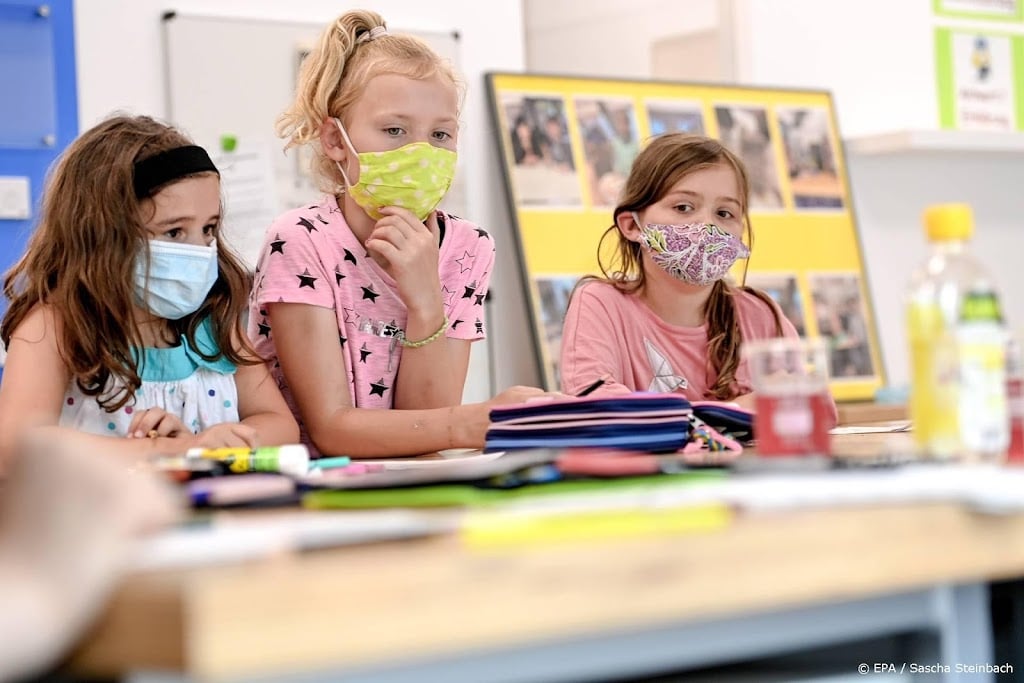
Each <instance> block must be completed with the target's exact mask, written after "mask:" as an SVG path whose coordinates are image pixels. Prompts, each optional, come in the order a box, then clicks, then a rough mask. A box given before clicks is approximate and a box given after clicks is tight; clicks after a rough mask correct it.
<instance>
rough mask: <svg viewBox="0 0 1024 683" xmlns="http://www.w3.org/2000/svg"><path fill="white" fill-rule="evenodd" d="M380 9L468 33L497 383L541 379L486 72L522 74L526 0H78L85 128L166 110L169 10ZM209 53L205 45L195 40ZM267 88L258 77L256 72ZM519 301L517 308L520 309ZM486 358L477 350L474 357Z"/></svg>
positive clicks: (316, 12) (471, 163)
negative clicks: (117, 113) (495, 258)
mask: <svg viewBox="0 0 1024 683" xmlns="http://www.w3.org/2000/svg"><path fill="white" fill-rule="evenodd" d="M357 7H358V8H367V9H372V10H375V11H377V12H379V13H380V14H381V15H382V16H383V17H384V18H385V19H386V20H387V21H388V23H389V25H390V26H391V27H393V28H394V29H396V30H397V29H402V28H408V29H416V30H422V31H452V30H456V31H458V32H459V33H460V35H461V59H460V64H461V66H462V70H463V75H464V77H465V79H466V82H467V84H468V86H469V88H468V94H467V97H466V103H465V109H464V113H463V128H462V137H461V140H460V144H459V148H460V154H461V155H462V164H463V168H464V169H465V173H466V174H467V191H468V194H469V200H468V206H469V216H468V217H469V218H471V219H472V220H475V221H476V222H478V223H480V224H481V225H482V226H485V227H487V228H488V229H490V230H491V232H492V233H493V234H494V235H495V238H496V241H497V242H498V253H499V263H498V267H497V269H496V272H495V275H494V279H493V280H492V292H493V297H494V301H495V303H494V304H492V306H491V311H490V319H491V320H490V338H491V340H492V353H493V355H494V356H495V357H497V358H501V359H502V362H500V363H497V364H496V367H495V372H496V374H497V378H496V379H497V381H496V384H497V385H498V387H499V388H503V387H505V386H507V385H509V384H512V383H515V382H525V383H530V382H536V376H535V369H534V368H533V367H532V357H531V356H530V355H529V354H528V353H523V352H521V351H518V350H517V349H519V348H520V347H521V348H523V349H529V337H528V336H526V335H524V334H523V332H522V331H523V330H527V329H529V325H528V324H527V322H526V321H527V318H526V309H525V304H523V303H522V302H523V299H522V295H521V294H520V293H519V292H518V288H519V280H518V273H517V268H518V266H517V265H516V260H515V246H514V245H515V242H514V241H513V239H512V234H511V228H510V226H509V220H508V216H507V215H506V210H505V197H504V189H503V186H502V183H501V177H500V166H499V164H498V162H497V161H496V159H497V155H496V145H495V142H494V138H493V134H492V131H491V126H490V121H489V114H488V110H487V104H486V93H485V91H484V86H483V78H482V75H483V73H484V72H486V71H491V70H505V71H521V70H523V68H524V65H525V58H524V50H523V18H522V4H521V2H520V1H519V0H491V1H489V2H480V1H478V0H433V1H432V2H420V1H419V0H376V1H373V2H367V3H362V2H359V3H349V2H336V1H332V0H292V1H290V2H282V1H280V0H177V1H175V2H171V1H170V0H131V1H128V0H80V1H79V2H76V3H75V23H76V41H77V45H76V48H77V58H78V87H79V119H80V122H81V127H82V129H83V130H84V129H85V128H87V127H89V126H91V125H93V124H95V123H96V122H97V121H98V120H99V119H101V118H103V117H105V116H106V115H107V114H109V113H110V112H111V111H113V110H115V109H126V110H129V111H132V112H135V113H147V114H153V115H157V116H166V112H167V102H166V99H165V82H164V72H163V69H164V65H163V42H162V33H161V19H160V17H161V15H162V14H163V12H164V11H165V10H168V9H173V10H176V11H179V12H187V13H193V14H215V15H221V16H238V17H246V18H267V19H274V20H280V21H302V22H315V21H324V22H326V21H328V20H330V19H332V18H334V17H335V16H337V15H338V14H341V13H342V12H344V11H345V10H347V9H352V8H357ZM195 49H196V50H202V49H203V46H202V45H197V46H195ZM252 82H253V87H254V88H257V87H259V74H255V73H254V74H252ZM517 304H518V305H517ZM475 355H478V354H475ZM470 371H471V377H470V379H469V381H468V383H467V391H466V397H467V399H469V400H478V399H481V398H483V397H484V396H486V395H487V394H488V393H489V391H490V386H489V385H490V382H489V381H488V367H487V363H486V358H485V359H483V362H481V361H480V360H479V359H478V358H474V363H473V365H472V366H471V368H470Z"/></svg>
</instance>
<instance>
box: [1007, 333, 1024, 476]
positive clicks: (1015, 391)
mask: <svg viewBox="0 0 1024 683" xmlns="http://www.w3.org/2000/svg"><path fill="white" fill-rule="evenodd" d="M1020 339H1021V337H1019V336H1018V337H1011V339H1010V342H1009V344H1007V345H1006V398H1007V400H1008V401H1009V405H1008V410H1009V413H1010V447H1009V448H1008V449H1007V452H1006V461H1007V462H1008V463H1013V464H1015V465H1021V464H1024V347H1022V345H1021V342H1020Z"/></svg>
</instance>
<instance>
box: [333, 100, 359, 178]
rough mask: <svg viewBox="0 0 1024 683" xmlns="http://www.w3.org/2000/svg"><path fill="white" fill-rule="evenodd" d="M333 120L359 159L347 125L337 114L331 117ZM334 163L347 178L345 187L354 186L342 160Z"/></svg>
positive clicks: (342, 175)
mask: <svg viewBox="0 0 1024 683" xmlns="http://www.w3.org/2000/svg"><path fill="white" fill-rule="evenodd" d="M331 120H332V121H334V125H335V126H337V127H338V132H339V133H341V137H342V138H344V140H345V144H346V145H348V148H349V149H350V150H351V151H352V154H354V155H355V157H356V158H357V159H358V158H359V152H357V151H356V146H355V145H353V144H352V140H351V139H349V137H348V133H347V132H346V131H345V126H343V125H341V119H339V118H338V117H337V116H334V117H332V118H331ZM334 165H335V166H337V167H338V170H339V171H341V177H342V178H344V180H345V189H346V190H347V189H348V188H350V187H352V182H351V181H350V180H349V179H348V173H345V169H344V167H343V166H342V165H341V162H340V161H335V162H334Z"/></svg>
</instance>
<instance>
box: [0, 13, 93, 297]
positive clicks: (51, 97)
mask: <svg viewBox="0 0 1024 683" xmlns="http://www.w3.org/2000/svg"><path fill="white" fill-rule="evenodd" d="M77 135H78V88H77V84H76V80H75V35H74V5H73V2H72V0H53V1H51V2H28V1H26V0H0V177H7V176H12V177H15V178H28V183H29V189H30V207H31V208H30V216H29V217H28V218H27V219H23V218H19V219H9V218H8V219H5V218H2V217H0V271H6V270H7V269H8V268H9V267H10V266H11V265H12V264H13V263H14V262H15V261H16V260H17V259H18V257H19V256H20V255H21V253H22V251H23V250H24V248H25V242H26V240H27V239H28V236H29V235H30V234H31V232H32V228H33V226H34V225H35V219H36V216H37V213H38V210H39V198H40V195H41V194H42V190H43V184H44V182H45V179H46V172H47V170H48V169H49V167H50V165H51V164H52V163H53V161H54V160H55V159H56V158H57V155H58V154H60V152H61V150H63V149H64V148H65V147H66V146H67V145H68V144H69V143H70V142H71V141H72V140H73V139H74V138H75V136H77ZM6 308H7V301H6V299H4V298H3V297H2V296H0V314H2V312H3V311H5V310H6Z"/></svg>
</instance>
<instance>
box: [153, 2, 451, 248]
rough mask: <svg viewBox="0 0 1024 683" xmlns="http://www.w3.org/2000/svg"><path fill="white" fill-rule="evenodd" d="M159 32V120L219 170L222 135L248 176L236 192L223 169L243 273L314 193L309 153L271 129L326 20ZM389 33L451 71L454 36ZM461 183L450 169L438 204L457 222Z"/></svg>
mask: <svg viewBox="0 0 1024 683" xmlns="http://www.w3.org/2000/svg"><path fill="white" fill-rule="evenodd" d="M163 26H164V60H165V61H164V65H165V69H166V81H165V82H166V83H167V113H168V119H169V120H170V122H171V123H173V124H175V125H176V126H179V127H180V128H182V129H183V130H184V131H185V132H186V133H188V134H189V135H190V136H192V138H193V139H194V140H195V141H196V143H197V144H200V145H202V146H204V147H206V148H207V149H208V150H209V151H210V153H211V156H215V157H217V161H218V163H219V165H226V168H228V169H230V168H232V164H231V154H226V153H223V152H220V151H219V150H220V144H221V143H220V140H221V137H222V136H224V135H230V136H233V137H234V138H235V139H236V140H237V141H238V148H237V150H236V151H235V154H236V155H238V160H239V162H240V163H239V167H241V166H243V162H244V167H245V168H246V169H247V171H246V172H245V173H244V178H241V180H242V181H243V184H242V185H241V186H235V185H234V184H233V183H234V180H235V176H236V174H233V173H231V172H222V181H223V185H224V205H225V222H224V232H223V235H224V239H225V240H226V241H227V242H228V243H230V244H231V246H232V247H234V248H235V250H236V251H238V253H239V254H240V255H241V256H242V258H243V260H244V261H245V263H246V264H247V265H248V266H249V267H250V268H252V267H253V266H254V265H255V262H256V258H257V256H258V254H259V248H260V246H261V244H262V241H263V233H264V231H265V230H266V229H267V227H269V225H270V221H271V220H272V219H273V217H274V216H276V215H277V214H279V213H281V212H283V211H285V210H287V209H290V208H294V207H297V206H302V205H303V204H308V203H310V202H312V201H315V199H316V198H317V196H318V195H319V194H320V193H319V191H318V190H317V189H316V187H315V185H314V184H313V183H312V182H310V180H309V178H308V176H307V173H306V172H307V169H308V163H309V162H308V152H307V153H305V154H300V153H299V152H298V151H297V150H295V149H292V150H289V151H288V152H287V153H285V152H284V151H283V150H284V141H283V140H281V139H279V138H277V136H276V134H275V133H274V122H275V121H276V120H277V117H278V116H279V115H280V114H281V112H282V111H284V109H285V108H286V107H287V106H288V105H289V104H290V103H291V101H292V97H293V95H294V92H295V82H296V76H297V75H298V69H299V62H300V59H301V57H302V55H304V54H305V53H306V52H308V51H309V50H310V49H311V47H312V46H313V45H315V44H316V39H317V37H318V36H319V34H320V32H321V31H322V30H323V28H324V26H325V23H324V22H318V23H308V24H307V23H292V22H281V21H273V20H268V19H246V18H238V17H218V16H205V15H188V14H180V13H177V12H167V13H165V14H164V17H163ZM392 30H394V32H396V33H409V34H412V35H415V36H417V37H418V38H421V39H422V40H424V41H426V42H427V43H428V44H429V45H430V46H431V47H432V48H434V50H435V51H436V52H437V53H438V54H440V55H441V56H442V57H444V58H447V59H449V60H450V61H451V62H452V65H453V66H454V67H455V69H456V71H458V66H459V59H458V52H459V40H458V34H457V33H456V32H454V31H452V32H447V33H442V32H424V31H416V30H402V29H392ZM261 168H266V172H265V173H261V172H260V169H261ZM462 176H464V174H463V173H459V172H458V171H457V172H456V178H455V181H454V183H453V186H452V190H451V192H449V194H448V197H446V199H445V202H444V204H443V206H444V208H445V209H446V210H448V211H451V212H452V213H455V214H458V215H465V210H464V206H465V189H464V188H465V184H464V183H463V182H462V181H461V180H460V178H461V177H462ZM261 178H262V179H263V180H264V182H263V184H262V185H260V182H261ZM260 194H263V195H264V198H263V201H262V202H260V201H259V195H260ZM233 196H234V198H235V199H234V201H233V200H232V197H233ZM233 205H234V209H235V210H233Z"/></svg>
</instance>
